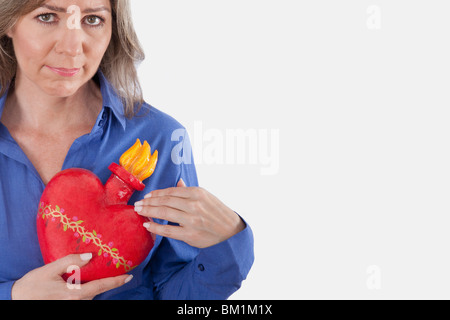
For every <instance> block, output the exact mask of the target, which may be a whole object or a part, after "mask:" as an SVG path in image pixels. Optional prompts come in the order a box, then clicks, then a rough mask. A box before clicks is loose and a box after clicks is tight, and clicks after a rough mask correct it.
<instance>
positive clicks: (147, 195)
mask: <svg viewBox="0 0 450 320" xmlns="http://www.w3.org/2000/svg"><path fill="white" fill-rule="evenodd" d="M151 197H152V194H151V193H149V194H146V195H145V197H144V199H148V198H151Z"/></svg>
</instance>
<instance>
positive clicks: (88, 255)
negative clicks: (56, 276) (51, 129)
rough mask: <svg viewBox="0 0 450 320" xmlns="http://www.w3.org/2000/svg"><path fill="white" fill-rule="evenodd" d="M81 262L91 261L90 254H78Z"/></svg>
mask: <svg viewBox="0 0 450 320" xmlns="http://www.w3.org/2000/svg"><path fill="white" fill-rule="evenodd" d="M80 259H81V261H89V260H91V259H92V253H83V254H80Z"/></svg>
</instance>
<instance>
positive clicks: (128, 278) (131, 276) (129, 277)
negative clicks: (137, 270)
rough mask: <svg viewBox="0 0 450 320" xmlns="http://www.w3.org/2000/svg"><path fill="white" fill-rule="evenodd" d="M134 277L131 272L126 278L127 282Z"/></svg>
mask: <svg viewBox="0 0 450 320" xmlns="http://www.w3.org/2000/svg"><path fill="white" fill-rule="evenodd" d="M132 279H133V275H132V274H130V275H129V276H128V277H127V278H126V279H125V283H128V282H130V281H131V280H132Z"/></svg>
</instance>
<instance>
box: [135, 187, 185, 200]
mask: <svg viewBox="0 0 450 320" xmlns="http://www.w3.org/2000/svg"><path fill="white" fill-rule="evenodd" d="M192 189H193V188H188V187H183V188H180V187H175V188H167V189H160V190H155V191H152V192H151V193H149V194H147V195H146V196H145V197H144V199H147V198H152V197H163V196H173V197H179V198H186V199H187V198H191V197H192V191H193V190H192Z"/></svg>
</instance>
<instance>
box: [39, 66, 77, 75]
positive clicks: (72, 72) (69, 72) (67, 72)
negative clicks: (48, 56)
mask: <svg viewBox="0 0 450 320" xmlns="http://www.w3.org/2000/svg"><path fill="white" fill-rule="evenodd" d="M46 67H47V68H49V69H50V70H52V71H53V72H54V73H56V74H58V75H60V76H62V77H73V76H75V75H76V74H77V73H78V72H80V70H81V69H80V68H73V69H66V68H54V67H50V66H46Z"/></svg>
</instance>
